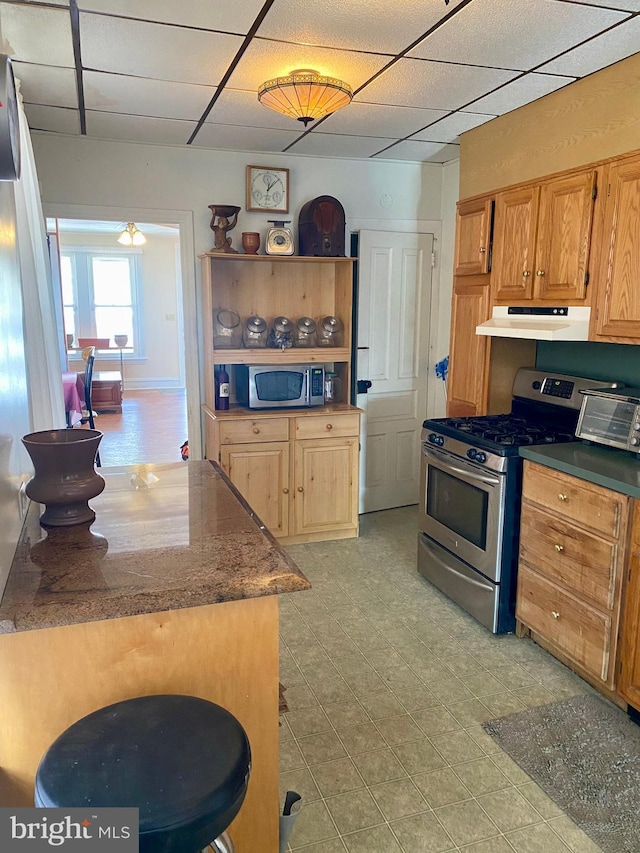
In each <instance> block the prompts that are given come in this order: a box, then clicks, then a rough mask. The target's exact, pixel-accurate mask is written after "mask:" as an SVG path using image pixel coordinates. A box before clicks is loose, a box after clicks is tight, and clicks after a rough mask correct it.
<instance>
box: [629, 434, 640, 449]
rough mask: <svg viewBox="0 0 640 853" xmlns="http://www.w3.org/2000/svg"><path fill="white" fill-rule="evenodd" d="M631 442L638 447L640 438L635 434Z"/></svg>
mask: <svg viewBox="0 0 640 853" xmlns="http://www.w3.org/2000/svg"><path fill="white" fill-rule="evenodd" d="M629 443H630V444H632V445H633V447H637V446H638V445H639V444H640V438H636V437H635V436H634V437H633V438H632V439H631V441H630V442H629Z"/></svg>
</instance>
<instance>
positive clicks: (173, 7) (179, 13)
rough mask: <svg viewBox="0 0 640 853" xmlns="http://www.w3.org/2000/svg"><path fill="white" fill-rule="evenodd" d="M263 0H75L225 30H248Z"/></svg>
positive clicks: (86, 6)
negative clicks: (224, 0)
mask: <svg viewBox="0 0 640 853" xmlns="http://www.w3.org/2000/svg"><path fill="white" fill-rule="evenodd" d="M263 4H264V0H242V3H235V4H234V5H233V7H232V9H231V10H230V7H229V4H228V3H220V2H218V3H212V2H211V0H188V2H184V3H176V2H175V0H135V2H133V3H132V2H131V0H78V7H79V9H81V10H82V11H93V12H105V13H106V14H108V15H120V16H122V17H125V18H140V19H143V20H146V21H160V22H162V23H165V24H181V25H182V26H185V27H200V28H202V29H206V30H222V31H224V32H228V33H246V32H248V30H249V28H250V27H251V25H252V24H253V22H254V20H255V18H256V16H257V14H258V12H259V11H260V9H261V8H262V6H263Z"/></svg>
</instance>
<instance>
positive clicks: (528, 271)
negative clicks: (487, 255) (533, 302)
mask: <svg viewBox="0 0 640 853" xmlns="http://www.w3.org/2000/svg"><path fill="white" fill-rule="evenodd" d="M539 196H540V188H539V187H528V188H526V189H521V190H511V191H510V192H506V193H498V195H497V196H496V212H495V223H494V231H493V268H492V271H491V286H492V288H493V289H494V294H495V299H496V300H497V301H499V302H502V303H508V304H512V305H518V304H519V303H521V302H522V301H523V300H527V299H531V298H532V297H533V272H534V260H535V245H536V224H537V219H538V200H539Z"/></svg>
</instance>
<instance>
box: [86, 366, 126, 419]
mask: <svg viewBox="0 0 640 853" xmlns="http://www.w3.org/2000/svg"><path fill="white" fill-rule="evenodd" d="M91 402H92V404H93V408H94V409H95V411H96V412H116V413H117V414H122V374H121V373H120V371H119V370H99V371H97V372H96V373H94V374H93V378H92V380H91Z"/></svg>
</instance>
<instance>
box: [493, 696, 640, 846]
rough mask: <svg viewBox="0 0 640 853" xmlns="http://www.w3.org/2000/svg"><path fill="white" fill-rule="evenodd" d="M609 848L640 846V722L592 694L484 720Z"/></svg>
mask: <svg viewBox="0 0 640 853" xmlns="http://www.w3.org/2000/svg"><path fill="white" fill-rule="evenodd" d="M483 726H484V729H485V730H486V731H487V732H488V733H489V734H490V735H491V737H492V738H493V739H494V740H495V741H496V742H497V743H498V744H499V745H500V746H501V747H502V749H504V751H505V752H507V753H508V754H509V755H510V756H511V758H513V760H514V761H515V762H516V763H517V764H518V765H519V766H520V767H522V769H523V770H525V771H526V772H527V773H528V774H529V776H531V777H532V779H534V780H535V781H536V782H537V783H538V785H540V787H541V788H542V789H543V790H544V791H546V793H547V794H548V795H549V797H551V799H552V800H553V801H554V802H555V803H556V804H557V805H558V806H560V808H562V809H563V810H564V811H565V812H566V814H568V815H569V817H570V818H571V819H572V820H573V821H574V822H575V823H577V824H578V826H579V827H580V828H581V829H582V830H583V831H584V832H585V833H586V834H587V835H588V836H589V837H590V838H592V839H593V841H595V842H596V844H598V845H599V846H600V847H601V848H602V850H604V851H607V853H638V851H639V850H640V726H637V725H636V724H635V723H634V722H632V721H631V720H630V719H629V718H628V717H627V715H626V714H625V713H624V712H623V711H621V710H620V709H619V708H617V707H616V706H615V705H613V704H612V703H611V702H608V701H607V700H606V699H603V698H601V697H600V696H596V695H588V696H576V697H574V698H572V699H566V700H564V701H562V702H555V703H553V704H551V705H543V706H542V707H540V708H532V709H531V710H529V711H522V712H521V713H518V714H510V715H509V716H507V717H501V718H500V719H497V720H490V721H489V722H487V723H484V724H483Z"/></svg>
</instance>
